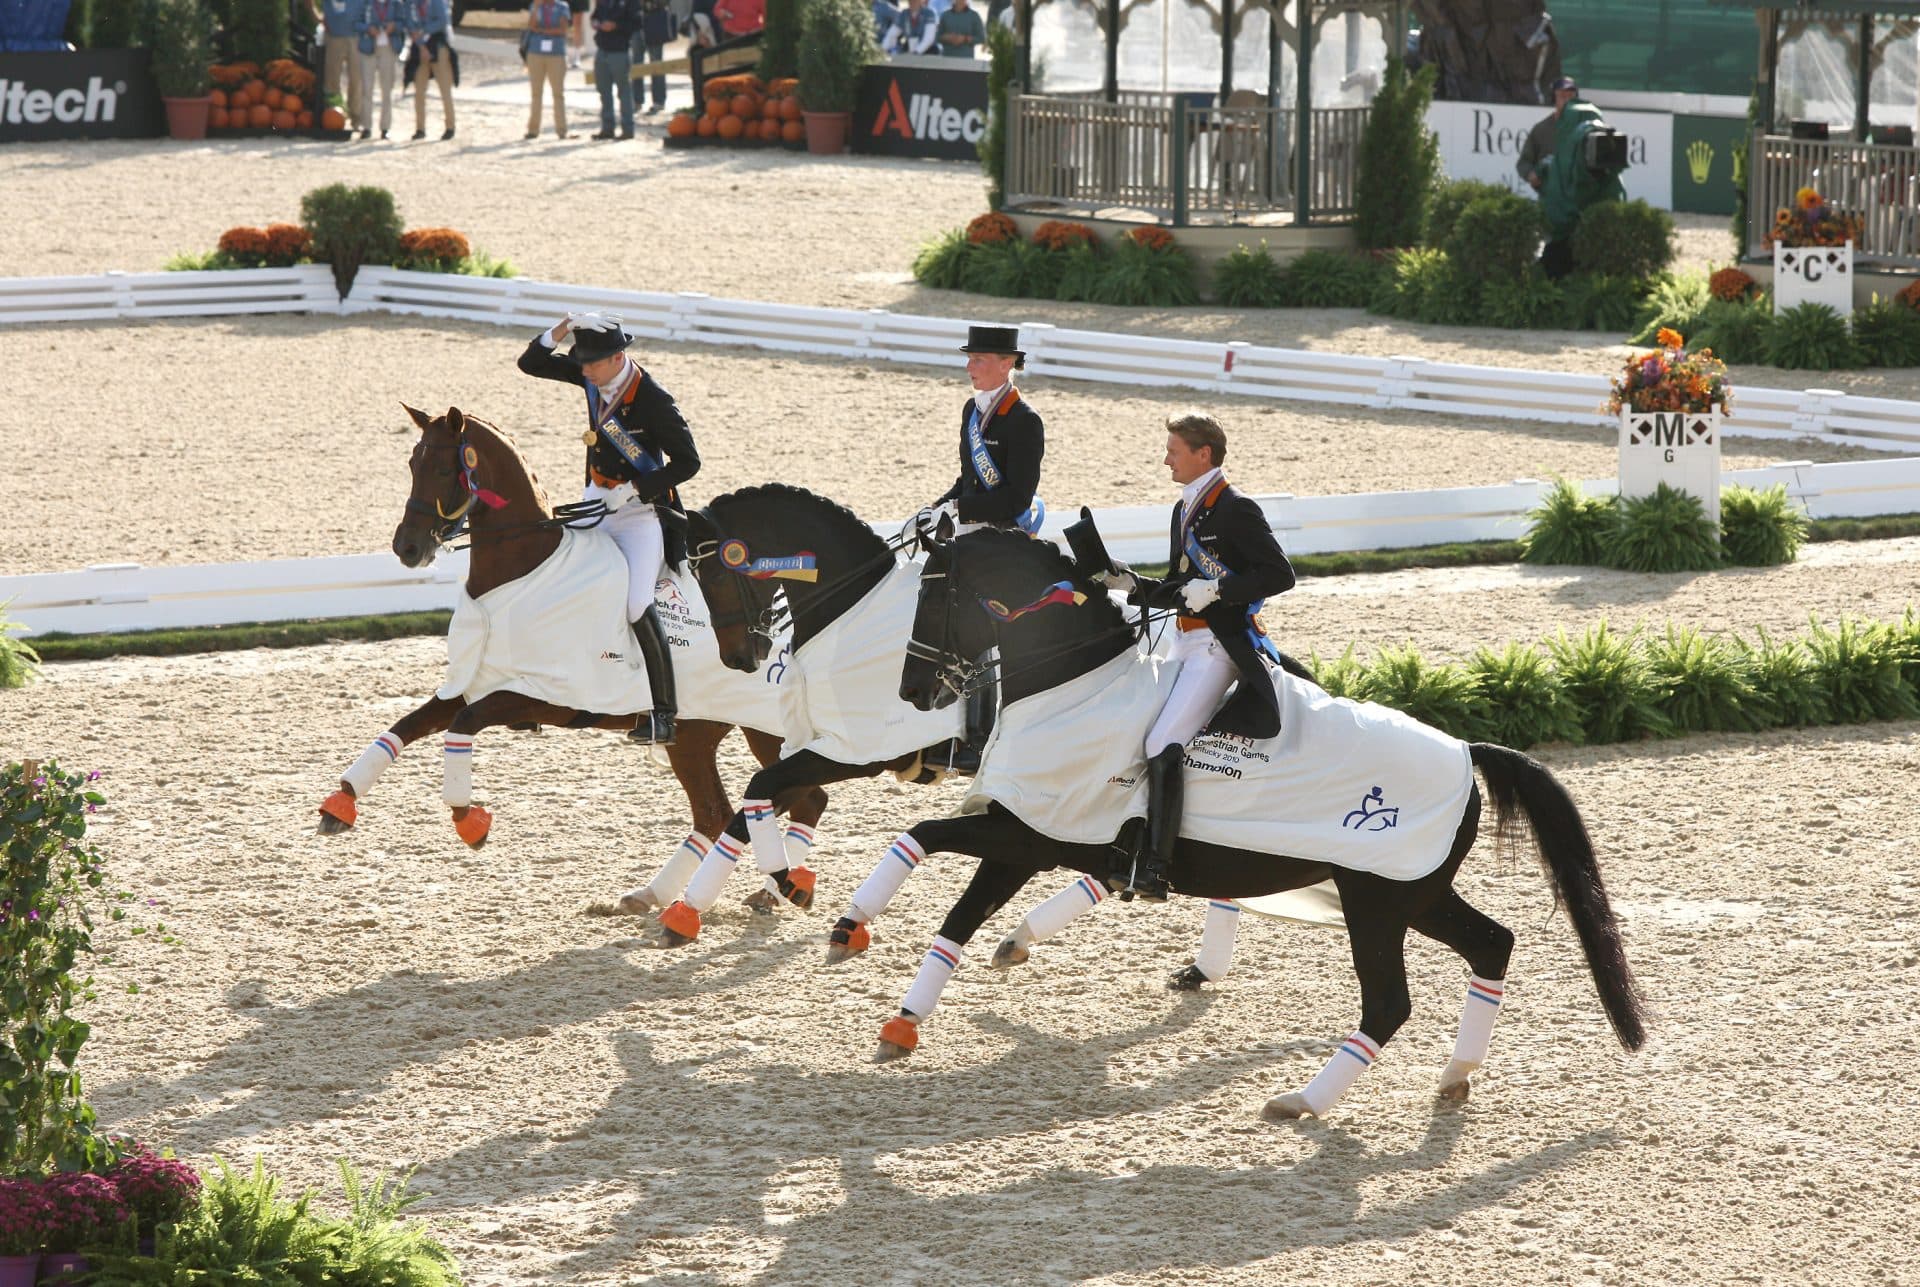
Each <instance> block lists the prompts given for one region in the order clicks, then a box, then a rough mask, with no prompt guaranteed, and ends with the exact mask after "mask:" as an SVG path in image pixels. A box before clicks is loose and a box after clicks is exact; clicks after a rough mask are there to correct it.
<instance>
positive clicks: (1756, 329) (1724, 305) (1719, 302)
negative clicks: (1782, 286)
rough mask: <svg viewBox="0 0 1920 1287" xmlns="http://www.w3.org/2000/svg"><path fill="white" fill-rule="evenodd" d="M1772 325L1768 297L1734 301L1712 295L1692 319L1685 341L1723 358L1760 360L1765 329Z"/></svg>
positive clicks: (1733, 360)
mask: <svg viewBox="0 0 1920 1287" xmlns="http://www.w3.org/2000/svg"><path fill="white" fill-rule="evenodd" d="M1772 325H1773V304H1772V302H1771V301H1769V300H1764V299H1763V300H1757V301H1756V300H1748V301H1741V302H1737V303H1736V302H1734V301H1732V300H1724V299H1711V300H1708V301H1707V306H1706V307H1705V308H1704V309H1702V310H1700V315H1699V316H1698V317H1697V318H1695V319H1694V323H1693V328H1694V329H1693V334H1691V335H1688V336H1687V345H1688V347H1690V348H1694V349H1712V350H1713V355H1714V356H1715V357H1717V358H1719V359H1720V360H1721V361H1722V362H1759V361H1762V360H1764V359H1765V357H1766V355H1767V332H1768V330H1769V329H1770V328H1771V327H1772ZM1683 334H1684V332H1683Z"/></svg>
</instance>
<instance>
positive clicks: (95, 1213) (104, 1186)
mask: <svg viewBox="0 0 1920 1287" xmlns="http://www.w3.org/2000/svg"><path fill="white" fill-rule="evenodd" d="M40 1187H41V1190H42V1191H43V1192H44V1193H45V1194H46V1195H47V1197H48V1198H49V1199H50V1201H51V1206H52V1213H51V1219H50V1222H49V1227H48V1229H47V1250H46V1252H45V1253H44V1254H43V1255H42V1256H41V1257H40V1277H41V1280H42V1281H46V1280H48V1279H57V1278H59V1277H61V1276H62V1275H76V1276H77V1275H80V1274H84V1273H86V1272H87V1258H86V1256H85V1255H84V1254H82V1251H83V1249H84V1248H87V1247H92V1246H95V1245H97V1244H100V1243H104V1242H112V1241H114V1240H115V1239H117V1238H118V1237H119V1235H120V1233H121V1231H122V1230H123V1229H124V1228H125V1227H126V1224H127V1218H128V1215H129V1212H128V1210H127V1204H126V1203H124V1202H122V1201H121V1200H120V1194H119V1191H118V1190H116V1189H115V1188H114V1186H113V1181H111V1180H109V1179H107V1177H106V1176H104V1175H95V1174H93V1173H92V1172H90V1171H62V1172H59V1173H57V1174H54V1175H50V1176H48V1177H47V1178H46V1179H45V1180H44V1181H42V1182H41V1186H40Z"/></svg>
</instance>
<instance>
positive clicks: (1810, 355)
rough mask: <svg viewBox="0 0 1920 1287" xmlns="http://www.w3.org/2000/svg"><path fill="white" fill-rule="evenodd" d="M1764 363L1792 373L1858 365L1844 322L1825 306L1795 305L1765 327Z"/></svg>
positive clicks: (1854, 349) (1857, 356)
mask: <svg viewBox="0 0 1920 1287" xmlns="http://www.w3.org/2000/svg"><path fill="white" fill-rule="evenodd" d="M1767 361H1769V362H1771V363H1772V364H1773V365H1775V366H1781V367H1786V368H1788V369H1790V370H1796V371H1838V370H1845V369H1847V368H1850V367H1856V366H1859V365H1860V350H1859V349H1858V348H1857V347H1855V345H1854V342H1853V333H1852V332H1851V331H1849V330H1848V329H1847V323H1846V319H1845V318H1843V317H1841V316H1840V314H1838V313H1836V312H1834V311H1833V310H1832V309H1831V308H1828V307H1827V306H1826V305H1825V304H1795V305H1794V306H1793V307H1792V308H1789V309H1784V310H1782V311H1781V312H1780V313H1778V314H1777V315H1776V316H1775V317H1774V319H1773V325H1772V326H1770V327H1768V328H1767Z"/></svg>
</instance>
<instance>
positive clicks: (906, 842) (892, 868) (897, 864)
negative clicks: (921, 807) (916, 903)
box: [847, 831, 927, 925]
mask: <svg viewBox="0 0 1920 1287" xmlns="http://www.w3.org/2000/svg"><path fill="white" fill-rule="evenodd" d="M926 860H927V853H926V850H924V849H922V848H921V847H920V846H919V845H918V844H915V843H914V839H913V837H912V836H910V835H908V834H907V833H906V832H904V831H903V832H901V833H900V838H899V839H898V840H896V841H894V842H893V843H892V844H891V845H888V846H887V856H886V857H884V858H882V859H881V860H880V865H879V866H878V867H875V868H874V869H873V874H872V875H871V876H868V877H867V878H866V879H865V880H864V881H862V882H861V883H860V888H858V889H856V890H854V891H853V901H852V902H850V903H848V904H847V917H848V919H850V920H854V921H858V922H859V923H860V924H862V925H865V924H866V923H867V922H868V921H870V920H872V919H873V918H874V917H876V916H878V915H879V914H880V913H881V912H884V911H886V910H887V904H888V903H891V902H892V901H893V896H894V895H895V894H897V893H899V892H900V886H902V885H904V884H906V883H907V877H909V876H911V875H913V873H914V872H916V871H918V870H919V869H920V864H921V863H923V862H925V861H926Z"/></svg>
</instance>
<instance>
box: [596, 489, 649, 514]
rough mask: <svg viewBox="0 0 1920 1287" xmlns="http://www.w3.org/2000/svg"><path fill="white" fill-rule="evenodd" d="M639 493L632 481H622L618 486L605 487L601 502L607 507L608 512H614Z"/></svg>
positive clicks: (601, 494)
mask: <svg viewBox="0 0 1920 1287" xmlns="http://www.w3.org/2000/svg"><path fill="white" fill-rule="evenodd" d="M638 495H639V492H638V491H636V490H635V488H634V486H633V484H632V483H630V482H629V483H621V484H620V485H619V486H618V487H608V488H605V489H603V490H602V491H601V493H600V503H601V504H602V505H605V506H606V507H607V513H609V514H612V513H614V512H615V511H617V510H618V509H619V508H620V507H621V506H622V505H625V504H626V503H627V502H628V501H630V500H633V499H634V498H635V497H637V496H638Z"/></svg>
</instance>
